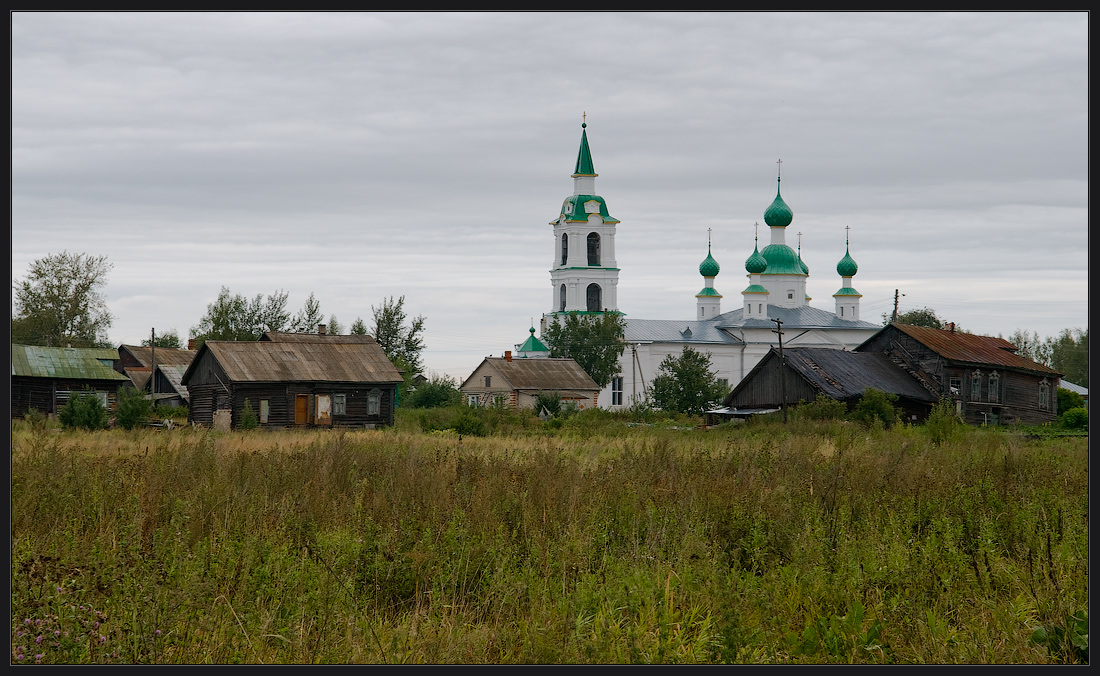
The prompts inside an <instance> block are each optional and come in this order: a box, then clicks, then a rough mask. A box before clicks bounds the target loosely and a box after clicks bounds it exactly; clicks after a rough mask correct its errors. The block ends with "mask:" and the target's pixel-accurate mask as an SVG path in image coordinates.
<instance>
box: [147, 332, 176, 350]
mask: <svg viewBox="0 0 1100 676" xmlns="http://www.w3.org/2000/svg"><path fill="white" fill-rule="evenodd" d="M155 338H156V342H153V341H154V339H153V338H146V339H145V340H143V341H141V344H142V346H144V347H167V348H172V349H174V350H179V349H182V348H183V343H182V342H180V337H179V335H178V334H177V333H176V330H175V329H172V330H171V331H169V332H168V333H165V334H164V335H160V336H156V337H155Z"/></svg>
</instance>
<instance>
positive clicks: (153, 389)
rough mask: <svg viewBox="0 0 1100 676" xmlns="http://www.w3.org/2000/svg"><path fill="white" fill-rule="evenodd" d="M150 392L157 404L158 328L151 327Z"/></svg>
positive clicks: (154, 403)
mask: <svg viewBox="0 0 1100 676" xmlns="http://www.w3.org/2000/svg"><path fill="white" fill-rule="evenodd" d="M149 347H150V353H149V394H151V395H153V397H152V399H153V405H154V406H156V403H157V402H156V394H157V378H156V375H157V330H156V328H153V329H150V333H149Z"/></svg>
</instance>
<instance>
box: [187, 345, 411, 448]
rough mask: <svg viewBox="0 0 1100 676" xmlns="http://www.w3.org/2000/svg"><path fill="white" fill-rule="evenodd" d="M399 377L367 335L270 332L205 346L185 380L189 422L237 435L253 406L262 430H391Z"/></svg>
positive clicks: (196, 356)
mask: <svg viewBox="0 0 1100 676" xmlns="http://www.w3.org/2000/svg"><path fill="white" fill-rule="evenodd" d="M401 382H402V375H401V372H400V371H399V370H398V369H397V368H396V367H394V365H393V364H392V363H391V362H390V360H389V359H387V358H386V354H385V353H384V352H383V351H382V348H381V346H379V345H378V343H377V342H375V340H374V339H373V338H371V337H370V336H326V335H323V334H321V335H316V334H289V333H275V332H272V333H268V334H265V335H264V337H263V338H262V339H261V340H258V341H215V340H208V341H206V342H205V343H203V345H202V347H201V348H199V350H198V353H197V354H196V355H195V359H194V360H193V361H192V362H191V365H190V366H188V368H187V370H186V371H185V372H184V374H183V378H182V380H181V383H182V384H183V385H184V386H186V387H187V390H188V392H189V394H190V398H191V403H190V407H189V409H188V420H189V421H190V422H192V423H196V424H200V425H205V426H208V427H215V428H218V429H232V428H236V427H238V426H239V424H240V421H241V416H242V414H243V412H244V409H245V402H246V401H247V402H249V404H250V405H251V408H252V410H253V412H254V414H255V416H256V419H257V421H258V422H259V426H260V427H262V428H279V427H333V426H335V427H366V428H372V427H378V426H384V425H392V424H393V416H394V407H395V404H396V394H397V386H398V384H399V383H401Z"/></svg>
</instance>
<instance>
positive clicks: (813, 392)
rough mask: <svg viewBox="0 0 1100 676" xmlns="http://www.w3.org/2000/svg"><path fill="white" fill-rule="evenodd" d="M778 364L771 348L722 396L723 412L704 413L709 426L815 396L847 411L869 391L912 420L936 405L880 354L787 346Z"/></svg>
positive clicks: (934, 398) (914, 380) (928, 393)
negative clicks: (881, 395) (884, 395)
mask: <svg viewBox="0 0 1100 676" xmlns="http://www.w3.org/2000/svg"><path fill="white" fill-rule="evenodd" d="M780 363H781V362H780V356H779V350H778V349H777V348H772V349H771V351H770V352H768V354H767V355H765V356H764V358H763V359H761V360H760V361H759V362H757V364H756V366H754V367H753V368H752V370H751V371H749V373H748V375H747V376H746V377H745V378H744V380H742V381H741V382H740V383H738V384H737V386H736V387H735V388H734V389H733V391H731V392H730V393H729V394H728V395H727V396H726V399H725V400H724V401H723V402H722V405H723V406H724V407H725V408H724V409H721V410H719V411H712V412H710V413H709V414H708V418H709V419H710V421H711V422H718V421H720V419H721V418H723V417H725V418H729V417H747V416H748V415H750V414H754V413H764V412H770V411H776V410H779V409H780V407H781V405H782V404H783V403H784V402H786V403H787V404H788V405H789V404H795V403H798V402H811V401H814V400H815V399H817V397H818V396H819V395H824V396H826V397H829V398H830V399H835V400H837V401H841V402H844V403H845V404H847V405H848V407H849V408H851V407H853V406H854V405H855V403H856V402H858V401H859V399H860V398H861V397H862V396H863V393H864V392H865V391H866V390H867V389H868V388H874V389H876V390H881V391H882V392H886V393H888V394H893V395H895V396H897V398H898V400H897V402H896V404H895V405H896V406H897V407H898V408H899V409H900V410H901V412H902V415H903V416H905V418H906V419H908V420H913V421H920V420H924V419H926V418H927V417H928V414H929V413H930V412H931V410H932V406H933V405H934V404H935V403H936V401H938V398H937V397H936V395H934V394H932V393H931V392H929V391H928V390H927V389H925V388H924V387H922V386H921V384H920V383H919V382H917V380H916V379H914V378H913V377H912V376H910V375H909V374H908V373H906V372H905V371H903V370H901V369H899V368H898V367H897V365H896V364H894V362H892V361H891V360H890V358H889V357H887V356H885V355H882V354H875V353H870V352H848V351H846V350H835V349H832V348H824V347H792V348H785V349H784V350H783V361H782V368H781V366H780Z"/></svg>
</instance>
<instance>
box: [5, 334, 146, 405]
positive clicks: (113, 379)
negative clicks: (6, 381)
mask: <svg viewBox="0 0 1100 676" xmlns="http://www.w3.org/2000/svg"><path fill="white" fill-rule="evenodd" d="M117 361H118V350H116V349H114V348H99V347H85V348H81V347H42V346H39V345H12V346H11V416H12V418H13V419H14V418H21V417H23V416H24V415H26V414H27V413H28V412H29V411H30V410H31V409H34V410H36V411H38V412H40V413H45V414H47V415H54V414H56V413H57V412H58V410H59V409H60V408H61V407H62V406H64V405H65V404H66V403H68V401H69V396H70V395H71V394H72V393H74V392H82V391H93V392H95V393H96V394H97V396H99V398H100V401H102V402H103V405H104V406H106V408H107V410H108V411H110V410H113V409H114V407H115V404H116V403H117V401H118V390H119V388H120V387H122V386H123V385H124V384H126V383H129V382H130V379H129V378H127V377H126V376H125V375H123V374H121V373H119V372H118V371H116V370H115V363H116V362H117Z"/></svg>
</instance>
